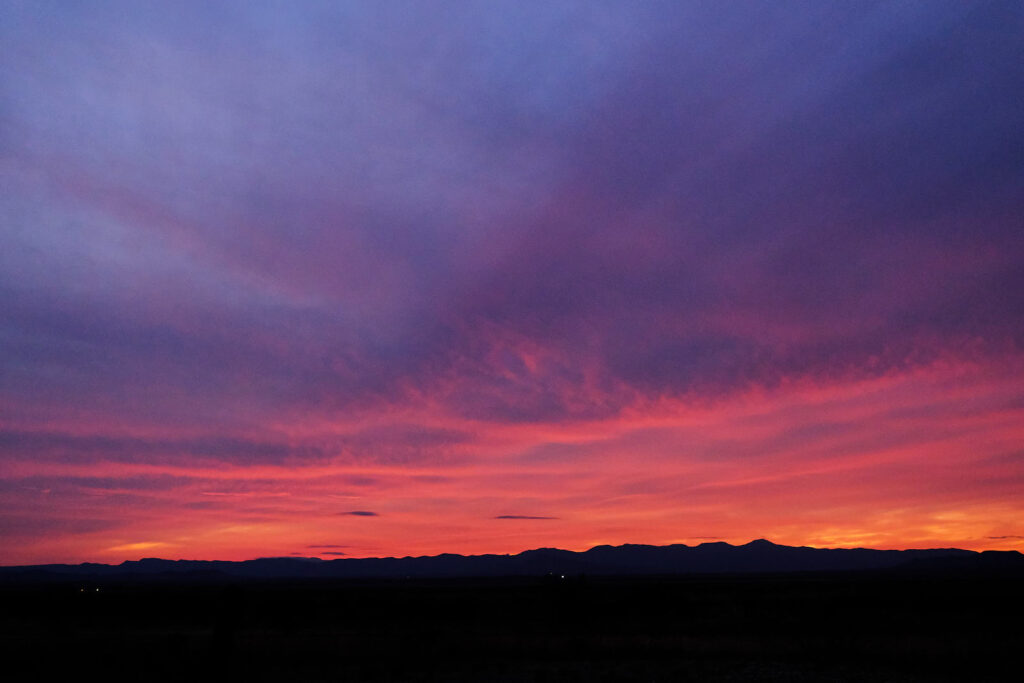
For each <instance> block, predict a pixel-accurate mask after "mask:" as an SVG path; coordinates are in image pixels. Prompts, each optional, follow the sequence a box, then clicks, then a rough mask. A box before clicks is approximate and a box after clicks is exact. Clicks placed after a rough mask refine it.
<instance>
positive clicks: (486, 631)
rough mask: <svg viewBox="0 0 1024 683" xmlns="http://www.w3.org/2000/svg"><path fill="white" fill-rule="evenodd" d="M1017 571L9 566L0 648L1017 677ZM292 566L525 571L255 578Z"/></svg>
mask: <svg viewBox="0 0 1024 683" xmlns="http://www.w3.org/2000/svg"><path fill="white" fill-rule="evenodd" d="M666 558H667V560H670V561H672V562H675V564H660V561H662V560H666ZM1020 560H1021V557H1020V555H1019V554H1017V553H1009V554H1004V553H996V554H992V553H969V552H965V551H957V550H936V551H904V552H902V553H892V552H880V551H818V550H812V549H806V548H783V547H780V546H773V545H771V544H768V543H767V542H755V543H753V544H748V545H746V546H740V547H733V546H726V545H725V544H708V545H705V546H701V547H700V548H689V549H687V548H685V547H683V546H670V547H667V548H652V547H647V546H624V547H621V548H595V549H593V550H591V551H589V552H587V553H566V552H564V551H553V550H537V551H530V552H527V553H522V554H520V555H516V556H511V557H507V556H503V557H495V556H486V557H484V558H460V557H458V556H439V557H437V558H414V559H399V560H395V559H391V560H373V561H370V560H345V561H342V562H313V561H310V560H294V559H286V560H274V559H268V560H257V561H253V562H243V563H187V562H186V563H175V562H167V561H164V560H147V561H142V562H138V563H135V562H131V563H125V564H123V565H120V566H118V567H107V566H103V565H83V566H77V567H61V568H54V567H45V568H35V569H31V570H28V569H25V568H5V569H4V571H3V575H4V576H5V580H3V581H0V606H2V609H0V656H2V657H3V660H4V662H5V665H6V670H8V671H13V670H18V669H19V668H22V667H24V670H26V671H29V672H31V678H32V679H34V680H36V679H38V680H57V679H61V678H64V679H70V678H72V677H74V678H76V679H77V678H81V677H83V676H85V675H86V674H89V673H93V674H98V675H99V676H100V677H101V678H102V680H126V679H131V680H260V681H262V680H266V681H281V680H303V681H305V680H311V681H552V682H554V681H558V682H562V681H819V680H827V681H934V680H947V681H954V680H956V681H959V680H972V681H978V680H993V681H995V680H1015V677H1014V675H1013V674H1012V669H1009V668H1007V667H1008V665H1009V664H1012V663H1014V658H1015V656H1016V653H1019V652H1021V651H1022V650H1024V634H1022V628H1021V623H1020V615H1021V614H1024V581H1022V580H1021V579H1022V578H1024V573H1022V571H1021V563H1020ZM467 563H468V564H467ZM758 563H760V564H758ZM851 565H852V566H855V567H863V569H860V570H858V571H849V570H848V569H849V567H850V566H851ZM758 566H760V567H761V568H762V569H763V570H764V571H762V572H760V573H755V568H756V567H758ZM296 567H315V568H316V569H317V571H323V570H324V568H331V569H332V570H336V569H337V568H345V569H346V571H353V572H356V571H368V570H371V569H372V570H373V571H388V572H395V571H397V568H398V567H401V568H404V569H412V568H415V569H416V570H417V571H421V572H438V571H440V570H444V571H451V572H460V571H468V569H467V568H468V567H472V568H473V571H476V572H480V571H482V569H481V568H486V569H487V570H488V571H494V572H497V571H501V570H502V569H503V568H505V567H512V568H514V569H515V571H517V572H519V573H520V574H521V575H520V576H511V575H508V576H504V577H478V578H430V579H425V578H408V579H407V578H373V579H356V578H329V577H328V578H298V579H297V578H283V579H282V578H278V579H268V578H264V577H261V576H260V573H261V572H265V573H269V574H273V573H275V572H276V573H278V574H288V573H290V572H294V571H298V570H297V569H296ZM570 568H571V569H570ZM616 568H617V569H618V570H619V571H620V573H621V574H622V575H619V576H612V575H611V574H612V572H613V571H615V569H616ZM698 568H699V569H700V570H701V571H703V572H706V573H703V574H702V573H690V574H687V575H675V576H670V575H668V574H669V573H670V572H671V571H677V572H678V571H687V570H689V571H691V572H693V571H697V569H698ZM583 569H585V570H586V572H585V573H584V572H582V571H576V572H575V573H569V572H570V571H571V570H583ZM793 569H800V572H797V573H794V572H792V571H789V570H793ZM811 569H828V570H830V571H811ZM552 570H557V572H558V573H555V572H554V571H552ZM767 570H771V572H773V573H768V571H767ZM76 572H77V574H76ZM232 572H234V574H233V573H232ZM530 572H533V574H532V575H528V574H530ZM629 572H633V573H644V574H649V576H625V574H626V573H629ZM713 572H718V573H713ZM654 573H661V574H663V575H662V576H653V575H650V574H654Z"/></svg>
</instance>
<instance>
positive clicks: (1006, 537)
mask: <svg viewBox="0 0 1024 683" xmlns="http://www.w3.org/2000/svg"><path fill="white" fill-rule="evenodd" d="M985 538H988V539H991V540H993V541H1006V540H1011V539H1016V540H1024V536H986V537H985Z"/></svg>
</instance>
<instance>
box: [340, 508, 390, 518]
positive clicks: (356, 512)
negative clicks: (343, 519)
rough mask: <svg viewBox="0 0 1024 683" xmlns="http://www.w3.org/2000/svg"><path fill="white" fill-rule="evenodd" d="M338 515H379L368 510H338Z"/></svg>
mask: <svg viewBox="0 0 1024 683" xmlns="http://www.w3.org/2000/svg"><path fill="white" fill-rule="evenodd" d="M338 514H339V515H352V516H354V517H380V515H378V514H377V513H376V512H370V511H369V510H349V511H348V512H339V513H338Z"/></svg>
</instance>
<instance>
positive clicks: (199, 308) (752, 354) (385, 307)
mask: <svg viewBox="0 0 1024 683" xmlns="http://www.w3.org/2000/svg"><path fill="white" fill-rule="evenodd" d="M161 5H162V6H156V4H152V5H151V4H145V5H143V4H141V3H136V2H124V3H116V2H88V3H72V2H66V3H62V2H42V1H40V2H4V3H2V5H0V564H30V563H47V562H83V561H94V562H121V561H123V560H128V559H138V558H140V557H154V556H156V557H167V558H189V559H227V560H241V559H248V558H253V557H261V556H288V555H301V556H317V557H322V558H324V559H329V558H336V557H362V556H384V555H397V556H403V555H423V554H436V553H440V552H456V553H482V552H497V553H509V552H511V553H514V552H519V551H522V550H525V549H528V548H536V547H542V546H555V547H560V548H566V549H571V550H582V549H586V548H589V547H591V546H594V545H598V544H605V543H608V544H620V543H652V544H668V543H687V544H690V545H694V544H698V543H701V542H705V541H709V540H723V541H727V542H731V543H745V542H747V541H750V540H751V539H755V538H759V537H764V538H768V539H770V540H772V541H775V542H777V543H785V544H790V545H814V546H823V547H824V546H829V547H855V546H869V547H878V548H907V547H944V546H957V547H962V548H971V549H1014V548H1016V549H1022V550H1024V85H1022V84H1024V4H1022V3H1020V2H970V3H968V2H961V1H960V0H954V1H951V2H941V1H927V2H835V3H833V2H822V1H818V0H814V1H807V2H800V1H788V2H777V3H761V2H719V1H715V2H692V1H680V0H671V1H669V2H654V1H651V2H596V1H593V0H587V1H581V2H567V1H561V2H519V1H508V2H504V1H497V0H481V1H479V2H444V3H441V2H376V1H371V0H367V1H365V2H285V1H282V2H258V3H257V2H253V3H250V2H234V3H224V4H222V3H210V2H194V3H184V2H173V3H161Z"/></svg>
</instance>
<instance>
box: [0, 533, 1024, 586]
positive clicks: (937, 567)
mask: <svg viewBox="0 0 1024 683" xmlns="http://www.w3.org/2000/svg"><path fill="white" fill-rule="evenodd" d="M894 568H903V569H904V570H912V571H943V570H968V569H970V570H987V571H1009V572H1013V571H1024V555H1021V554H1020V553H1018V552H1016V551H1009V552H995V551H987V552H983V553H977V552H974V551H970V550H959V549H956V548H940V549H930V550H872V549H867V548H856V549H824V548H808V547H800V548H794V547H790V546H784V545H777V544H774V543H771V542H769V541H765V540H757V541H752V542H750V543H747V544H745V545H740V546H734V545H730V544H728V543H702V544H701V545H699V546H687V545H668V546H650V545H621V546H615V547H613V546H607V545H603V546H597V547H594V548H591V549H590V550H587V551H586V552H572V551H569V550H558V549H555V548H540V549H537V550H527V551H525V552H522V553H519V554H517V555H472V556H468V557H467V556H463V555H453V554H443V555H436V556H432V557H402V558H394V557H385V558H365V559H339V560H327V561H323V560H319V559H316V558H290V557H279V558H262V559H257V560H248V561H245V562H222V561H197V560H161V559H155V558H150V559H144V560H139V561H132V562H123V563H122V564H120V565H116V566H112V565H103V564H91V563H86V564H80V565H39V566H31V567H0V580H8V581H11V580H53V579H62V578H65V577H81V578H87V577H95V578H113V577H120V578H127V577H137V578H145V577H160V576H166V575H171V576H175V575H182V574H189V575H191V576H192V577H193V578H195V579H201V578H208V579H216V578H224V577H230V578H238V579H243V578H244V579H254V578H260V579H272V578H280V579H284V578H339V579H340V578H354V579H366V578H458V577H462V578H472V577H512V576H540V575H544V574H556V575H563V574H564V575H567V576H573V575H577V574H588V575H591V576H636V575H641V576H644V575H646V576H649V575H673V574H719V573H750V572H755V573H765V572H821V571H859V570H879V569H894Z"/></svg>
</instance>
